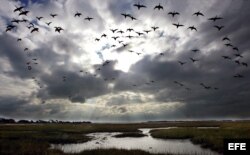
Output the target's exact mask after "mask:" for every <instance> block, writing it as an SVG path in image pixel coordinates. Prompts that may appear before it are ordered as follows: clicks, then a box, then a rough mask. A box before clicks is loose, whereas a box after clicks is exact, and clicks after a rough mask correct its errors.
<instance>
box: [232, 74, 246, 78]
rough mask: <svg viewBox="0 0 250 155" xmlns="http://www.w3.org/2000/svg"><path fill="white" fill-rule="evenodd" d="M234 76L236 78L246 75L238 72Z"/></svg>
mask: <svg viewBox="0 0 250 155" xmlns="http://www.w3.org/2000/svg"><path fill="white" fill-rule="evenodd" d="M234 77H235V78H243V77H244V76H243V75H241V74H236V75H234Z"/></svg>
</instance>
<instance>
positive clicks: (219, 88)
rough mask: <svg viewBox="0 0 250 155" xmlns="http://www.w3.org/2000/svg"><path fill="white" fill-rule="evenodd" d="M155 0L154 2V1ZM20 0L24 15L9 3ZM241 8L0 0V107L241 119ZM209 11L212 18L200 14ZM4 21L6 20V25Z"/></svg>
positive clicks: (249, 6)
mask: <svg viewBox="0 0 250 155" xmlns="http://www.w3.org/2000/svg"><path fill="white" fill-rule="evenodd" d="M138 2H140V4H142V5H145V6H146V8H141V9H140V10H138V9H137V8H136V7H135V6H134V4H136V3H138ZM159 3H160V5H162V6H163V10H158V9H154V8H155V6H157V5H159ZM20 6H24V8H23V9H22V11H25V10H28V11H29V13H28V14H27V16H24V15H20V16H19V13H20V12H19V11H16V12H14V10H15V9H16V7H20ZM249 10H250V2H249V0H237V1H236V0H206V1H205V0H185V1H184V0H155V1H152V0H140V1H138V0H136V1H133V0H102V1H101V0H91V1H82V0H81V1H80V0H21V1H16V0H1V5H0V88H1V89H0V117H9V118H16V119H46V120H48V119H60V120H83V121H99V122H102V121H116V122H119V121H149V120H179V119H247V118H249V117H250V80H249V77H250V70H249V66H248V65H249V61H250V54H249V52H250V21H249V20H248V19H249V16H250V11H249ZM174 11H176V12H179V15H176V16H174V17H172V16H171V15H169V14H168V13H169V12H174ZM197 11H200V12H201V13H202V14H204V16H196V15H193V14H194V13H195V12H197ZM77 12H78V13H81V14H82V15H81V16H80V17H78V16H76V17H75V14H76V13H77ZM121 13H125V14H130V15H131V16H133V17H135V18H136V19H137V20H131V18H130V17H127V18H124V16H122V15H121ZM50 14H57V16H56V17H55V18H53V17H51V16H50ZM215 16H217V17H222V19H219V20H216V21H215V22H213V21H211V20H208V19H209V18H212V17H215ZM37 17H43V18H42V19H41V20H38V19H37ZM87 17H91V18H93V19H92V20H90V21H88V20H86V19H85V18H87ZM14 19H17V20H23V19H26V20H28V22H19V23H15V22H14V23H13V22H11V21H13V20H14ZM48 22H51V24H50V25H47V24H46V23H48ZM31 23H32V24H31ZM173 23H176V24H177V23H180V24H182V25H184V26H182V27H179V28H178V29H177V28H176V26H174V25H173ZM8 25H15V26H16V27H15V28H13V29H12V30H11V31H8V32H6V29H7V26H8ZM31 25H34V27H30V26H31ZM216 25H217V26H224V27H223V28H222V29H221V30H220V31H219V30H218V29H217V28H216V27H214V26H216ZM154 26H155V27H159V28H158V29H156V30H155V31H154V30H153V29H152V28H151V27H154ZM190 26H194V27H195V28H196V29H197V31H195V30H191V29H190V28H189V27H190ZM28 27H30V29H29V28H28ZM54 27H62V28H63V30H62V31H60V33H58V32H55V28H54ZM34 28H38V29H39V30H38V32H33V33H31V31H32V30H33V29H34ZM128 28H133V30H134V31H131V32H129V31H127V29H128ZM188 28H189V29H188ZM110 29H118V30H116V32H114V33H113V32H112V31H111V30H110ZM120 30H121V31H123V32H124V33H120V32H121V31H120ZM145 30H146V31H147V30H150V32H149V33H148V34H147V33H146V32H145ZM118 31H120V32H118ZM136 32H140V33H143V34H142V35H141V36H139V35H138V33H136ZM103 34H106V35H107V37H101V36H102V35H103ZM116 36H118V37H119V38H117V39H116V40H115V39H114V38H112V37H116ZM128 36H133V38H131V39H129V38H128ZM225 37H228V38H229V39H230V40H223V38H225ZM18 38H20V39H21V41H20V40H19V41H17V40H18ZM98 39H100V40H99V41H98ZM225 44H231V45H232V47H231V46H226V45H225ZM124 45H126V46H124ZM26 48H27V49H26ZM25 49H26V50H25ZM194 49H198V50H199V51H197V52H193V51H192V50H194ZM223 56H226V57H225V58H228V59H225V58H223ZM190 58H193V59H196V60H198V61H196V62H192V61H191V59H190ZM180 62H184V63H185V64H183V65H181V64H180ZM29 69H30V70H29ZM241 76H242V77H241ZM201 83H202V84H201Z"/></svg>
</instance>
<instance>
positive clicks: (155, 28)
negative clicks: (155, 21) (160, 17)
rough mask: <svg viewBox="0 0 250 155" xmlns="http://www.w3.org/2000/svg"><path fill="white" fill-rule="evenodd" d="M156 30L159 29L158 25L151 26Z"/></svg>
mask: <svg viewBox="0 0 250 155" xmlns="http://www.w3.org/2000/svg"><path fill="white" fill-rule="evenodd" d="M151 28H152V29H153V30H154V31H155V30H157V29H159V27H156V26H153V27H151Z"/></svg>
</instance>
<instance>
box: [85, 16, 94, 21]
mask: <svg viewBox="0 0 250 155" xmlns="http://www.w3.org/2000/svg"><path fill="white" fill-rule="evenodd" d="M84 19H85V20H88V21H91V20H92V19H94V18H91V17H86V18H84Z"/></svg>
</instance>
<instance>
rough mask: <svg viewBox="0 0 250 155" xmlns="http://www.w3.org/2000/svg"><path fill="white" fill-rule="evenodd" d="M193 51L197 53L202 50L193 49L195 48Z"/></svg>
mask: <svg viewBox="0 0 250 155" xmlns="http://www.w3.org/2000/svg"><path fill="white" fill-rule="evenodd" d="M191 51H192V52H194V53H197V52H199V51H200V50H199V49H193V50H191Z"/></svg>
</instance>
